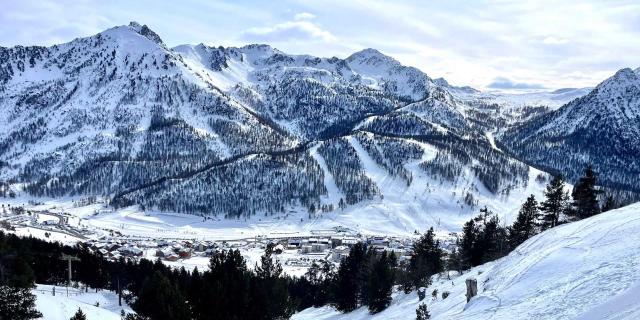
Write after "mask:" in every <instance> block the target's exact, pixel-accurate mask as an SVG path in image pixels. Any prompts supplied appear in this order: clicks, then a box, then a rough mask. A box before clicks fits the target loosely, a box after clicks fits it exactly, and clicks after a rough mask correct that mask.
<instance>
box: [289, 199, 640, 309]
mask: <svg viewBox="0 0 640 320" xmlns="http://www.w3.org/2000/svg"><path fill="white" fill-rule="evenodd" d="M639 268H640V203H636V204H633V205H630V206H627V207H624V208H620V209H617V210H613V211H609V212H606V213H603V214H600V215H598V216H595V217H592V218H589V219H585V220H582V221H579V222H575V223H570V224H566V225H562V226H559V227H557V228H554V229H551V230H548V231H546V232H544V233H542V234H539V235H537V236H535V237H533V238H531V239H529V240H528V241H526V242H525V243H523V244H522V245H521V246H520V247H518V248H517V249H516V250H515V251H513V252H512V253H511V254H509V256H507V257H505V258H502V259H500V260H497V261H494V262H491V263H488V264H485V265H481V266H478V267H475V268H473V269H471V270H470V271H469V272H467V273H465V274H463V275H462V276H461V277H458V278H456V279H453V280H446V279H442V280H435V281H434V284H433V285H432V286H431V287H429V288H428V289H427V298H426V299H425V300H424V301H425V302H426V303H427V305H428V309H429V312H430V314H431V319H639V318H640V299H638V297H639V296H640V273H638V270H639ZM472 277H473V278H476V279H477V280H478V295H477V296H476V297H474V298H473V299H472V300H471V301H470V302H469V303H468V304H467V303H466V298H465V292H466V289H465V283H464V282H465V279H467V278H472ZM433 289H438V298H437V299H436V300H431V295H430V293H431V292H432V291H433ZM444 291H449V292H450V293H451V294H450V296H449V297H448V298H446V299H444V300H442V296H441V293H442V292H444ZM417 306H418V298H417V294H416V293H415V292H413V293H410V294H407V295H405V294H404V293H396V294H394V299H393V302H392V304H391V306H389V308H387V309H386V310H385V311H383V312H381V313H379V314H376V315H369V313H368V311H367V310H366V308H360V309H358V310H356V311H354V312H352V313H349V314H340V313H338V312H337V311H335V310H333V309H332V308H329V307H323V308H310V309H307V310H304V311H302V312H300V313H298V314H296V315H295V316H294V317H293V318H294V319H298V320H302V319H413V318H415V309H416V308H417Z"/></svg>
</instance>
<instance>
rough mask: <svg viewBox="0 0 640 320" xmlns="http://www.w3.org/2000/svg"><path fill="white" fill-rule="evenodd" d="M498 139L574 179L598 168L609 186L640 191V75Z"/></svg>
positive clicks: (623, 77)
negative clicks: (588, 169) (586, 166)
mask: <svg viewBox="0 0 640 320" xmlns="http://www.w3.org/2000/svg"><path fill="white" fill-rule="evenodd" d="M498 141H499V142H500V143H501V144H503V145H504V147H505V148H506V149H508V150H510V151H511V152H513V153H514V154H515V155H517V157H519V158H521V159H527V161H528V162H529V163H531V164H533V165H535V166H537V167H539V168H544V170H547V171H552V172H553V171H555V172H561V173H563V174H564V175H566V176H567V177H569V178H570V179H576V178H577V177H578V176H579V175H580V174H582V169H581V168H584V166H585V165H587V164H592V165H593V167H594V168H595V170H596V172H598V173H599V174H600V181H601V184H602V185H603V186H606V187H611V188H614V189H618V190H628V191H632V192H635V193H637V192H639V191H640V179H638V177H639V176H640V162H639V161H638V159H639V157H640V75H639V73H638V71H637V70H636V71H633V70H631V69H628V68H627V69H622V70H620V71H618V72H616V74H614V75H613V76H611V77H610V78H609V79H606V80H605V81H603V82H602V83H600V84H599V85H598V86H597V87H596V88H595V89H593V91H591V92H590V93H589V94H588V95H585V96H583V97H581V98H578V99H575V100H573V101H571V102H569V103H568V104H566V105H564V106H562V107H561V108H559V109H557V110H555V111H553V112H550V113H547V114H545V115H543V116H540V117H537V118H535V119H533V120H531V121H528V122H523V123H520V124H518V125H516V126H513V127H511V128H508V129H507V130H503V131H502V132H501V133H500V134H499V135H498Z"/></svg>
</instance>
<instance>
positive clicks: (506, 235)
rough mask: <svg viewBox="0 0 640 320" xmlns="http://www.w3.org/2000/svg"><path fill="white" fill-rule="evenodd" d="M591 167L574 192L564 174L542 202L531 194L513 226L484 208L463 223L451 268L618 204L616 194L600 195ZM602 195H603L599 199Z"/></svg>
mask: <svg viewBox="0 0 640 320" xmlns="http://www.w3.org/2000/svg"><path fill="white" fill-rule="evenodd" d="M596 183H597V177H596V174H595V172H594V171H593V169H592V168H591V167H587V168H586V169H585V172H584V176H583V177H581V178H580V179H579V181H578V183H577V184H576V185H575V186H574V188H573V192H572V193H571V196H569V193H568V192H567V191H566V190H565V189H566V188H565V182H564V178H563V177H562V176H555V177H554V178H553V179H552V180H551V181H550V182H549V183H548V184H547V187H546V189H545V191H544V200H543V201H541V202H540V203H539V202H538V201H537V200H536V198H535V196H534V195H531V196H529V197H528V198H527V200H526V201H525V202H524V203H523V204H522V206H521V208H520V211H519V212H518V215H517V217H516V220H515V221H514V222H513V224H512V225H511V226H504V225H501V223H500V220H499V218H498V216H497V215H495V214H493V213H492V212H491V211H489V210H487V209H486V208H485V209H482V210H480V211H481V213H480V215H478V216H477V217H475V218H473V219H471V220H469V221H468V222H467V223H465V225H464V227H463V232H462V237H461V238H460V240H459V241H458V252H454V253H453V254H452V255H450V257H449V259H450V264H451V267H450V269H455V270H463V269H466V268H470V267H473V266H477V265H480V264H483V263H486V262H489V261H492V260H495V259H498V258H500V257H503V256H505V255H507V254H508V253H509V252H510V251H512V250H514V249H515V248H516V247H517V246H519V245H520V244H522V243H523V242H525V241H526V240H527V239H529V238H531V237H533V236H535V235H536V234H538V233H540V232H542V231H545V230H547V229H550V228H553V227H556V226H558V225H560V224H562V223H566V222H570V221H575V220H580V219H584V218H588V217H591V216H593V215H596V214H598V213H600V212H604V211H608V210H611V209H614V208H616V207H617V204H616V201H615V199H614V198H613V196H608V197H606V198H605V199H601V198H602V197H600V194H601V192H600V190H599V188H598V187H597V186H596ZM599 198H600V199H599Z"/></svg>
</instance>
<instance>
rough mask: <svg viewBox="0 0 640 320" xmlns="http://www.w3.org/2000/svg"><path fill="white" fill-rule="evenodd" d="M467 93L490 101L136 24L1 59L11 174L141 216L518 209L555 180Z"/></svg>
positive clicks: (410, 222) (389, 70) (462, 215)
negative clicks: (499, 136) (514, 153)
mask: <svg viewBox="0 0 640 320" xmlns="http://www.w3.org/2000/svg"><path fill="white" fill-rule="evenodd" d="M462 92H466V94H467V95H478V94H481V93H477V92H476V91H475V90H472V89H471V88H460V87H454V86H451V85H449V84H448V83H447V82H446V80H444V79H437V80H433V79H431V78H430V77H429V76H428V75H427V74H425V73H423V72H422V71H420V70H418V69H416V68H413V67H407V66H403V65H402V64H400V63H399V62H398V61H396V60H394V59H393V58H391V57H389V56H386V55H384V54H382V53H380V52H379V51H377V50H374V49H365V50H362V51H360V52H356V53H354V54H352V55H351V56H349V57H348V58H346V59H340V58H336V57H333V58H319V57H313V56H309V55H289V54H286V53H283V52H281V51H279V50H277V49H275V48H272V47H270V46H268V45H248V46H244V47H240V48H234V47H229V48H224V47H209V46H206V45H203V44H200V45H181V46H178V47H175V48H168V47H167V46H166V45H165V44H164V43H163V42H162V40H161V38H160V36H158V35H157V34H156V33H155V32H153V31H152V30H150V29H149V28H148V27H147V26H141V25H140V24H137V23H131V24H130V25H128V26H119V27H114V28H111V29H109V30H106V31H104V32H101V33H99V34H97V35H94V36H91V37H87V38H80V39H75V40H73V41H71V42H69V43H65V44H61V45H55V46H52V47H21V46H17V47H13V48H0V111H1V112H0V123H1V124H2V127H3V128H6V130H3V131H2V132H0V161H1V162H0V166H1V167H0V168H1V171H0V178H1V179H3V180H9V181H11V182H17V183H19V185H20V186H23V188H24V190H25V191H26V192H29V193H31V194H33V195H37V196H54V197H58V196H65V195H104V196H107V197H109V198H110V199H111V203H112V204H113V205H116V206H128V205H134V204H137V205H140V206H141V208H142V209H144V210H147V209H156V210H161V211H173V212H185V213H194V214H203V215H216V216H224V217H241V216H245V217H248V216H252V215H254V214H257V213H260V214H264V215H269V214H275V213H284V212H287V213H288V212H292V211H291V210H293V212H297V213H298V214H299V215H298V217H299V216H301V215H302V217H303V219H307V213H306V212H307V211H310V214H309V216H308V218H309V219H317V218H319V217H322V216H323V214H324V213H327V212H332V211H333V212H338V211H339V212H342V213H344V216H343V217H342V218H335V217H334V218H335V219H334V220H332V221H340V223H347V224H352V225H358V219H356V218H354V217H361V218H362V217H363V216H368V217H369V218H371V219H373V220H375V219H378V218H379V219H381V220H385V219H386V220H387V221H391V220H392V221H394V225H396V226H398V227H400V228H402V229H405V230H407V231H413V230H415V228H420V226H422V225H424V223H426V222H427V221H430V222H431V224H433V223H440V221H441V220H445V221H442V223H443V224H446V225H447V226H448V227H450V228H454V229H455V228H456V227H459V222H461V221H463V220H464V219H466V218H467V217H468V216H469V215H471V214H472V213H473V212H474V211H476V210H477V206H478V205H488V206H489V207H490V208H493V209H495V210H500V211H501V212H505V213H509V212H513V211H515V210H516V208H517V206H518V205H519V204H520V203H521V202H522V200H523V199H524V197H525V196H526V195H528V194H529V193H531V192H533V193H539V192H540V189H541V186H542V183H541V182H536V178H537V176H538V175H541V176H543V175H544V173H541V172H540V171H537V170H535V169H532V168H530V167H529V166H528V165H526V164H524V163H523V162H520V161H518V160H515V159H513V158H512V157H510V156H509V155H508V154H506V153H504V152H502V151H501V150H499V148H497V147H496V145H495V144H494V143H493V140H492V137H491V135H490V134H487V132H489V133H490V132H492V131H494V129H495V128H497V127H499V126H500V124H499V123H498V122H496V121H494V120H493V119H494V118H493V115H492V113H491V112H487V111H486V110H493V109H491V108H492V105H491V106H489V107H488V108H487V109H483V108H481V107H479V106H478V105H477V104H473V103H469V102H468V101H469V100H465V99H461V98H460V97H461V93H462ZM503 120H504V119H503ZM339 207H340V209H338V208H339ZM301 209H303V210H301ZM302 212H304V213H303V214H301V213H302ZM374 216H375V217H374ZM336 223H338V222H336Z"/></svg>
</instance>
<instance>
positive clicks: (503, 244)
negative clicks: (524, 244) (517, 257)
mask: <svg viewBox="0 0 640 320" xmlns="http://www.w3.org/2000/svg"><path fill="white" fill-rule="evenodd" d="M485 221H486V222H485V223H484V228H482V229H481V231H480V233H479V234H478V237H477V240H476V245H475V251H476V255H478V256H480V264H482V263H486V262H489V261H493V260H496V259H499V258H502V257H504V256H505V255H506V254H507V231H506V230H505V228H504V227H502V226H500V219H499V218H498V216H497V215H495V214H493V213H490V217H489V219H488V220H485Z"/></svg>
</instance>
